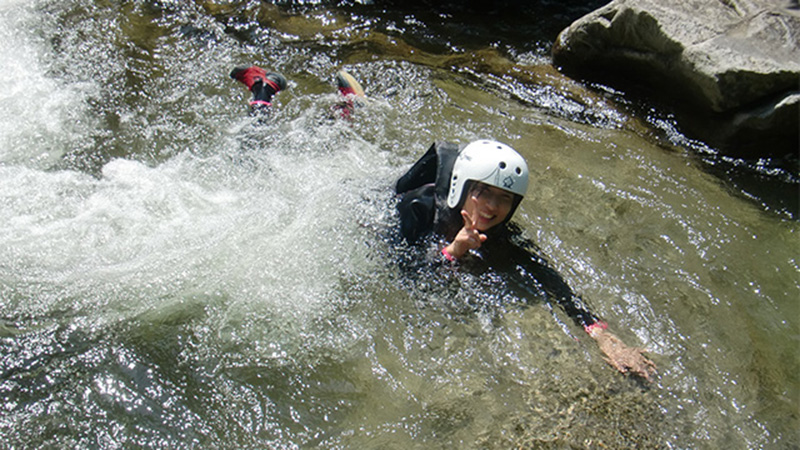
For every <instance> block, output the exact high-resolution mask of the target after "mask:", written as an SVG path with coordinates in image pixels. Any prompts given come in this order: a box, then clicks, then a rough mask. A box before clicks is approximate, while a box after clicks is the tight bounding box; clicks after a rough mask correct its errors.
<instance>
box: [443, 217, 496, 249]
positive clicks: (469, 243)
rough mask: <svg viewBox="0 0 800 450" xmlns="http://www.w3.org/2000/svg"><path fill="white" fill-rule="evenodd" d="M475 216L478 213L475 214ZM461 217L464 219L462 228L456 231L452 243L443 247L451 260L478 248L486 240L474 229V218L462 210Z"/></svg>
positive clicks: (484, 236)
mask: <svg viewBox="0 0 800 450" xmlns="http://www.w3.org/2000/svg"><path fill="white" fill-rule="evenodd" d="M475 214H478V213H477V212H475ZM461 217H462V218H463V219H464V226H463V227H462V228H461V229H460V230H459V231H458V234H456V237H455V238H454V239H453V242H451V243H450V244H449V245H448V246H447V247H445V251H446V252H447V253H449V254H450V256H452V257H453V258H461V257H462V256H464V254H466V253H467V252H468V251H470V250H473V249H476V248H479V247H480V246H481V244H483V243H484V242H486V239H487V237H486V235H485V234H483V233H481V232H480V231H478V229H476V228H475V222H476V218H473V217H470V215H469V213H468V212H466V211H465V210H463V209H462V210H461Z"/></svg>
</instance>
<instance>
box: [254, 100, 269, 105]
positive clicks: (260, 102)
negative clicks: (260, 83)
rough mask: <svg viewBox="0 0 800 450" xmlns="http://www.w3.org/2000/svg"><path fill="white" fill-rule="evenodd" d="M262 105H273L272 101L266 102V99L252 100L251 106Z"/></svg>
mask: <svg viewBox="0 0 800 450" xmlns="http://www.w3.org/2000/svg"><path fill="white" fill-rule="evenodd" d="M261 105H264V106H272V103H270V102H266V101H264V100H253V101H251V102H250V106H261Z"/></svg>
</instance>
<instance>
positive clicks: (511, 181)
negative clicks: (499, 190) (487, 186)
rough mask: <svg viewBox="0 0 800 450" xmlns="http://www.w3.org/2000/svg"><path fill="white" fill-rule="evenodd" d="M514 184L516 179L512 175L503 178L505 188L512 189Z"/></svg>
mask: <svg viewBox="0 0 800 450" xmlns="http://www.w3.org/2000/svg"><path fill="white" fill-rule="evenodd" d="M513 185H514V179H513V178H511V177H510V176H507V177H505V178H503V187H504V188H506V189H510V188H511V186H513Z"/></svg>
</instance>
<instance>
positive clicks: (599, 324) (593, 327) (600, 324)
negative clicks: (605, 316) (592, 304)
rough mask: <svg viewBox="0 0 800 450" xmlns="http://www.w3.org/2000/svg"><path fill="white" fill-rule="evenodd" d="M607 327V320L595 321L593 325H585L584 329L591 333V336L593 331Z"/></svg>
mask: <svg viewBox="0 0 800 450" xmlns="http://www.w3.org/2000/svg"><path fill="white" fill-rule="evenodd" d="M607 328H608V324H607V323H605V322H595V323H593V324H591V325H586V326H584V327H583V329H584V330H586V332H587V333H589V335H590V336H591V335H592V332H594V331H597V330H605V329H607Z"/></svg>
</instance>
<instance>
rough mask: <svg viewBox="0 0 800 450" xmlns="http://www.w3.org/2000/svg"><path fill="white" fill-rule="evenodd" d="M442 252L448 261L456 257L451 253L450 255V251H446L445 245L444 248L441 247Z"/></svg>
mask: <svg viewBox="0 0 800 450" xmlns="http://www.w3.org/2000/svg"><path fill="white" fill-rule="evenodd" d="M442 254H443V255H444V257H445V258H447V260H448V261H450V262H453V261H455V260H456V257H455V256H453V255H451V254H450V252H448V251H447V247H445V248H443V249H442Z"/></svg>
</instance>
